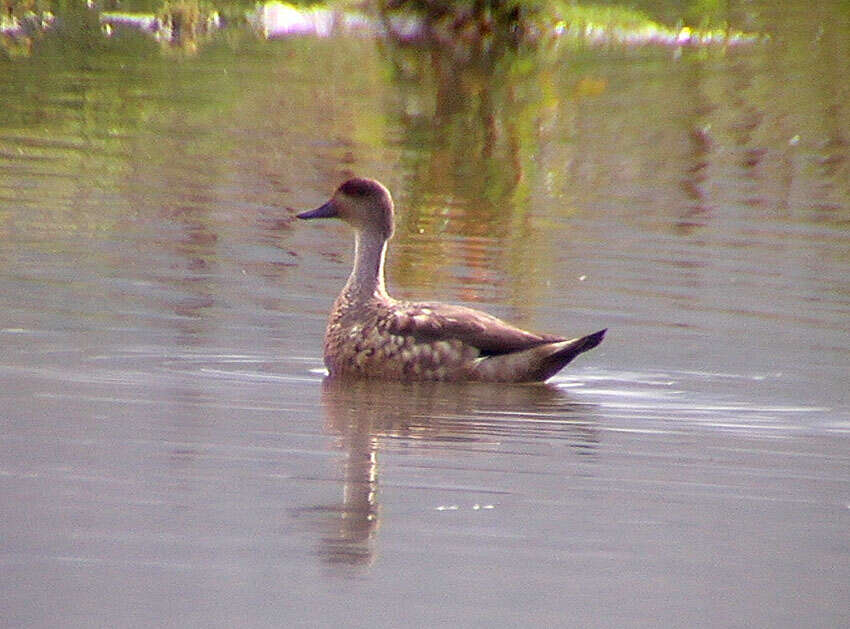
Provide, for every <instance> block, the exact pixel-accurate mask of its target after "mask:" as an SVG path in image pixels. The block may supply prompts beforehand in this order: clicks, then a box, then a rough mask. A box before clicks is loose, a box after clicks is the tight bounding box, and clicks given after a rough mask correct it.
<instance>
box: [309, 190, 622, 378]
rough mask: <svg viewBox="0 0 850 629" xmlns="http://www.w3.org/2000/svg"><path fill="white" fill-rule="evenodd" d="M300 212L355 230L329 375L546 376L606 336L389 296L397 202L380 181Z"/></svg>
mask: <svg viewBox="0 0 850 629" xmlns="http://www.w3.org/2000/svg"><path fill="white" fill-rule="evenodd" d="M297 217H298V218H302V219H313V218H339V219H342V220H343V221H345V222H346V223H348V224H349V225H350V226H351V227H352V228H354V268H353V270H352V271H351V275H350V276H349V278H348V281H347V282H346V284H345V287H344V288H343V289H342V292H341V293H340V294H339V297H337V299H336V302H335V303H334V306H333V311H332V312H331V314H330V317H329V319H328V325H327V329H326V331H325V343H324V360H325V366H326V367H327V369H328V372H329V373H330V375H331V376H332V377H357V378H379V379H383V380H402V381H415V380H445V381H452V382H463V381H486V382H534V381H543V380H546V379H547V378H549V377H551V376H552V375H554V374H555V373H556V372H557V371H559V370H560V369H561V368H562V367H564V366H565V365H566V364H567V363H569V362H570V361H571V360H572V359H573V358H575V357H576V356H578V355H579V354H581V353H582V352H586V351H587V350H589V349H592V348H594V347H596V346H597V345H599V343H600V342H601V341H602V337H603V336H604V335H605V330H600V331H599V332H595V333H593V334H589V335H588V336H582V337H579V338H574V339H566V338H564V337H561V336H553V335H550V334H535V333H533V332H527V331H525V330H522V329H520V328H517V327H515V326H513V325H510V324H509V323H506V322H504V321H502V320H501V319H498V318H496V317H494V316H492V315H489V314H487V313H484V312H481V311H479V310H473V309H472V308H466V307H464V306H452V305H449V304H443V303H438V302H415V303H414V302H407V301H399V300H396V299H393V298H392V297H390V296H389V294H387V289H386V285H385V283H384V258H385V257H386V253H387V241H388V240H389V239H390V237H391V236H392V234H393V200H392V197H391V196H390V193H389V191H388V190H387V189H386V188H385V187H384V186H383V185H381V184H380V183H379V182H377V181H375V180H372V179H359V178H357V179H349V180H348V181H346V182H345V183H343V184H342V185H341V186H339V188H337V190H336V192H335V193H334V195H333V197H332V198H331V199H330V201H328V202H327V203H325V204H324V205H322V206H321V207H318V208H316V209H315V210H309V211H306V212H301V213H300V214H298V215H297Z"/></svg>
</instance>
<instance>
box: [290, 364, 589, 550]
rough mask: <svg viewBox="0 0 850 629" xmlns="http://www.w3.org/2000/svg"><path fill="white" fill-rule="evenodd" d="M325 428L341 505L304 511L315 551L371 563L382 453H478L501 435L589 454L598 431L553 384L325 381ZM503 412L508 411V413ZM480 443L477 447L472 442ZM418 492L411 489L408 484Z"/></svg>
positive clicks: (495, 443) (582, 410) (586, 409)
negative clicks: (334, 452) (334, 455)
mask: <svg viewBox="0 0 850 629" xmlns="http://www.w3.org/2000/svg"><path fill="white" fill-rule="evenodd" d="M322 407H323V412H324V417H325V431H326V432H327V433H328V434H330V435H332V436H334V437H335V438H336V440H337V447H339V448H340V449H341V450H342V451H343V452H344V458H343V459H342V461H341V462H340V477H341V480H342V486H343V491H342V502H341V503H338V504H333V505H319V506H316V507H313V508H310V509H307V510H306V511H305V513H309V514H310V515H311V516H312V517H313V518H315V517H316V516H317V514H318V518H317V519H314V522H316V524H317V526H318V528H319V530H321V531H322V538H321V544H320V549H319V554H320V555H321V556H322V557H323V559H324V560H325V561H326V562H327V563H329V564H331V565H336V566H340V565H350V566H351V565H354V566H356V565H368V564H369V563H371V561H372V559H373V557H374V555H375V548H374V546H375V537H376V533H377V530H378V527H379V526H380V521H381V510H380V503H379V492H378V477H379V471H380V464H379V460H378V453H379V452H380V451H390V452H391V451H393V450H394V449H396V448H400V447H401V448H404V449H405V450H406V451H408V452H409V451H410V449H411V448H421V449H425V450H427V451H428V454H429V455H433V454H434V453H435V452H437V451H439V450H443V451H444V452H445V451H447V450H456V449H457V448H458V447H462V448H463V449H464V450H465V451H469V450H472V451H475V450H479V451H480V450H482V449H488V450H489V448H491V447H498V446H499V444H501V442H502V441H503V440H506V439H510V438H511V437H514V438H520V437H521V438H522V439H524V440H525V439H529V438H531V439H534V438H538V439H552V438H555V439H560V440H566V441H567V442H568V443H569V445H570V448H571V449H572V450H573V451H574V452H575V453H576V454H577V455H580V456H586V455H591V456H592V455H593V453H594V451H595V448H596V444H597V434H596V430H595V429H594V427H593V424H592V420H590V419H589V418H588V417H589V413H590V412H591V410H590V408H589V407H588V405H585V404H582V405H579V404H575V403H574V402H572V401H571V400H570V399H569V398H568V397H566V396H565V395H564V394H563V393H562V392H561V391H560V390H559V389H558V388H557V387H554V386H551V385H536V386H509V387H505V386H500V385H496V384H487V383H474V384H447V383H429V382H424V383H409V384H406V383H397V382H379V381H374V380H340V379H334V378H327V379H326V380H325V381H324V383H323V385H322ZM506 410H507V411H509V414H506ZM476 444H477V445H476ZM411 490H415V487H411ZM504 491H505V490H503V489H500V488H498V487H494V488H493V489H492V493H493V494H500V493H504Z"/></svg>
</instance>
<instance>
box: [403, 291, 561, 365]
mask: <svg viewBox="0 0 850 629" xmlns="http://www.w3.org/2000/svg"><path fill="white" fill-rule="evenodd" d="M389 331H390V332H392V333H393V334H405V335H411V336H413V337H414V338H416V339H417V340H418V341H421V342H430V341H432V340H434V339H443V340H446V339H456V340H458V341H461V342H463V343H465V344H467V345H470V346H472V347H475V348H478V349H479V350H480V351H481V353H482V354H506V353H509V352H517V351H522V350H524V349H528V348H530V347H534V346H536V345H542V344H544V343H552V342H555V341H563V340H565V339H564V338H563V337H560V336H552V335H542V334H534V333H532V332H528V331H526V330H523V329H521V328H518V327H516V326H513V325H511V324H509V323H506V322H505V321H502V320H501V319H499V318H498V317H494V316H493V315H489V314H487V313H486V312H481V311H480V310H474V309H472V308H467V307H465V306H454V305H451V304H443V303H439V302H430V303H405V302H401V303H399V304H398V306H397V307H396V309H395V312H394V318H393V319H392V320H391V321H390V326H389Z"/></svg>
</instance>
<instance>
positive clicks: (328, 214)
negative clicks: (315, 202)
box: [296, 199, 337, 218]
mask: <svg viewBox="0 0 850 629" xmlns="http://www.w3.org/2000/svg"><path fill="white" fill-rule="evenodd" d="M336 215H337V211H336V205H335V204H334V202H333V199H331V200H330V201H328V202H327V203H325V204H324V205H323V206H321V207H317V208H316V209H315V210H307V211H306V212H301V214H296V216H297V217H298V218H333V217H334V216H336Z"/></svg>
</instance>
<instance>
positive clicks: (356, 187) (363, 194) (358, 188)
mask: <svg viewBox="0 0 850 629" xmlns="http://www.w3.org/2000/svg"><path fill="white" fill-rule="evenodd" d="M296 216H297V217H298V218H340V219H342V220H344V221H345V222H346V223H348V224H349V225H351V226H352V227H353V228H354V229H356V230H358V231H369V232H376V233H378V234H380V235H381V236H383V237H384V238H385V239H386V238H389V237H390V236H392V234H393V199H392V197H391V196H390V192H389V190H387V189H386V188H385V187H384V186H382V185H381V184H380V183H378V182H377V181H375V180H374V179H359V178H358V179H349V180H348V181H346V182H345V183H344V184H342V185H341V186H340V187H339V188H337V189H336V192H334V195H333V197H331V200H330V201H328V202H327V203H325V204H324V205H322V206H321V207H317V208H316V209H315V210H309V211H307V212H301V213H300V214H297V215H296Z"/></svg>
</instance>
